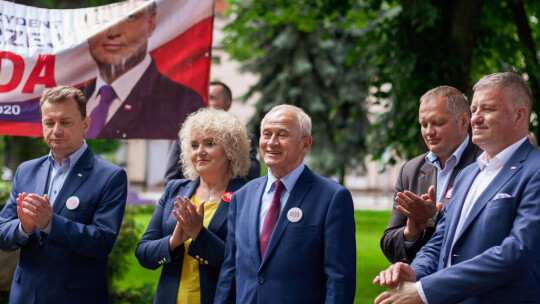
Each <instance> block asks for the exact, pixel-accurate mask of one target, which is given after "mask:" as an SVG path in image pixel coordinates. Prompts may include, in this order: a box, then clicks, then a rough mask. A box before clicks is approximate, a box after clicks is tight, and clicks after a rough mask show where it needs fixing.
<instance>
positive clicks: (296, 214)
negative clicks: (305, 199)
mask: <svg viewBox="0 0 540 304" xmlns="http://www.w3.org/2000/svg"><path fill="white" fill-rule="evenodd" d="M287 219H288V220H289V221H290V222H292V223H296V222H298V221H299V220H301V219H302V210H300V208H296V207H294V208H291V209H290V210H289V212H287Z"/></svg>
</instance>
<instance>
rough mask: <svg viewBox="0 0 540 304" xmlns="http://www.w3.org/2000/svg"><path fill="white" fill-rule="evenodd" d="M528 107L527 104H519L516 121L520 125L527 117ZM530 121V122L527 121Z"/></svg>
mask: <svg viewBox="0 0 540 304" xmlns="http://www.w3.org/2000/svg"><path fill="white" fill-rule="evenodd" d="M527 117H528V116H527V108H525V106H519V107H517V108H516V121H515V122H514V124H515V125H519V124H521V123H522V121H523V120H525V119H527ZM527 123H529V122H527Z"/></svg>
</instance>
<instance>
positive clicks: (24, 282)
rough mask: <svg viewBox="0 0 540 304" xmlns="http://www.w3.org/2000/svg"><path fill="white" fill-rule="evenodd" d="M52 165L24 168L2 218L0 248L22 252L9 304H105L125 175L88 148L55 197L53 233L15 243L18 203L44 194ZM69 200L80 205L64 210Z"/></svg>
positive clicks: (46, 162)
mask: <svg viewBox="0 0 540 304" xmlns="http://www.w3.org/2000/svg"><path fill="white" fill-rule="evenodd" d="M50 166H51V165H50V162H49V160H48V159H47V156H44V157H41V158H38V159H34V160H30V161H27V162H24V163H22V164H21V165H20V166H19V168H18V169H17V173H16V174H15V178H14V179H13V186H12V188H11V195H10V199H9V202H8V203H7V205H6V206H5V208H4V209H3V210H2V213H0V248H1V249H2V250H7V251H10V250H16V249H18V248H20V249H21V254H20V258H19V263H18V265H17V268H16V270H15V276H14V278H13V283H12V286H11V293H10V303H29V304H33V303H89V304H94V303H109V293H108V282H107V259H108V255H109V253H110V252H111V250H112V248H113V245H114V242H115V240H116V237H117V235H118V231H119V230H120V224H121V223H122V217H123V215H124V209H125V204H126V195H127V178H126V173H125V171H124V170H123V169H122V168H120V167H118V166H116V165H114V164H111V163H109V162H107V161H105V160H103V159H101V158H100V157H98V156H96V155H94V154H93V153H92V151H90V149H87V150H86V151H85V152H84V153H83V155H82V156H81V158H80V159H79V160H78V161H77V163H76V164H75V166H74V167H73V169H72V170H71V172H70V173H69V175H68V176H67V177H66V181H65V182H64V185H63V186H62V189H61V190H60V193H59V194H58V196H57V197H56V200H55V202H54V205H53V210H54V212H53V215H52V219H51V221H52V222H51V225H52V226H51V233H50V234H49V235H46V234H44V233H43V232H41V231H39V229H37V228H36V230H35V231H34V233H33V234H32V235H30V238H29V240H28V241H27V242H25V243H24V244H19V243H17V241H16V240H15V229H18V225H19V223H20V221H19V219H18V217H17V203H16V198H17V197H18V194H19V193H23V192H26V193H28V194H30V193H36V194H38V195H41V196H42V195H43V194H44V193H46V192H45V191H46V188H47V177H48V175H49V169H50ZM71 196H76V197H78V198H79V200H80V202H79V206H78V207H77V208H75V209H73V210H70V209H68V208H67V207H66V206H65V205H66V201H67V199H68V198H69V197H71Z"/></svg>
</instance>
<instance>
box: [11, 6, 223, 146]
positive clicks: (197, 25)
mask: <svg viewBox="0 0 540 304" xmlns="http://www.w3.org/2000/svg"><path fill="white" fill-rule="evenodd" d="M212 9H213V1H212V0H155V1H151V0H132V1H124V2H119V3H115V4H110V5H106V6H100V7H91V8H83V9H71V10H58V9H51V10H49V9H41V8H35V7H29V6H24V5H20V4H15V3H12V2H8V1H0V63H1V64H0V134H3V135H21V136H41V135H42V132H41V129H42V128H41V119H40V112H39V98H40V96H41V93H42V92H43V90H44V89H45V88H49V87H54V86H59V85H69V86H74V87H77V88H80V89H81V91H82V92H83V93H84V95H85V96H86V98H87V99H88V103H87V115H88V116H90V118H91V119H92V122H91V126H90V130H89V132H88V133H87V135H86V138H120V139H129V138H147V139H150V138H152V139H158V138H161V139H173V138H177V136H178V131H179V128H180V125H181V123H182V122H183V121H184V119H185V117H186V116H187V115H188V114H189V113H191V112H193V111H195V110H197V109H198V108H200V107H204V106H205V100H206V99H207V86H208V79H209V74H210V61H211V57H210V54H211V43H212V26H213V12H212Z"/></svg>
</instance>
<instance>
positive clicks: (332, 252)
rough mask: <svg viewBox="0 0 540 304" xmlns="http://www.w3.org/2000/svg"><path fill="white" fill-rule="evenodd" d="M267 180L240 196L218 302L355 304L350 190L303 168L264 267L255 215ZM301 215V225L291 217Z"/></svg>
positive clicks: (253, 184) (232, 219) (250, 185)
mask: <svg viewBox="0 0 540 304" xmlns="http://www.w3.org/2000/svg"><path fill="white" fill-rule="evenodd" d="M266 181H267V176H264V177H260V178H258V179H255V180H253V181H251V182H249V183H248V184H246V185H245V186H244V187H243V188H242V189H240V190H238V191H237V192H236V193H235V194H234V195H233V198H232V200H231V205H230V208H229V222H228V226H229V234H228V236H227V243H226V249H225V261H224V263H223V267H222V268H221V273H220V277H219V282H218V287H217V290H216V301H215V303H261V304H262V303H295V304H302V303H306V304H307V303H309V304H316V303H340V304H346V303H353V301H354V292H355V288H356V283H355V282H356V244H355V224H354V208H353V201H352V197H351V194H350V192H349V191H348V190H347V189H345V188H344V187H343V186H341V185H339V184H338V183H336V182H335V181H332V180H330V179H327V178H324V177H321V176H319V175H316V174H313V173H312V172H311V170H309V168H307V167H306V168H305V169H304V171H303V172H302V174H301V175H300V177H299V178H298V181H297V182H296V184H295V186H294V188H293V189H292V191H291V193H290V196H289V199H288V200H287V203H286V204H285V206H284V208H283V210H282V211H281V214H280V215H279V217H278V220H277V223H276V226H275V228H274V231H273V233H272V236H271V237H270V242H269V243H268V248H267V251H266V254H265V256H264V260H262V261H261V257H260V252H259V228H258V227H259V210H260V202H261V197H262V195H263V192H264V188H265V185H266ZM293 207H297V208H300V209H301V210H302V213H303V215H302V217H301V219H300V220H299V221H298V222H290V221H289V220H288V219H287V213H288V211H289V210H290V209H291V208H293Z"/></svg>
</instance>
